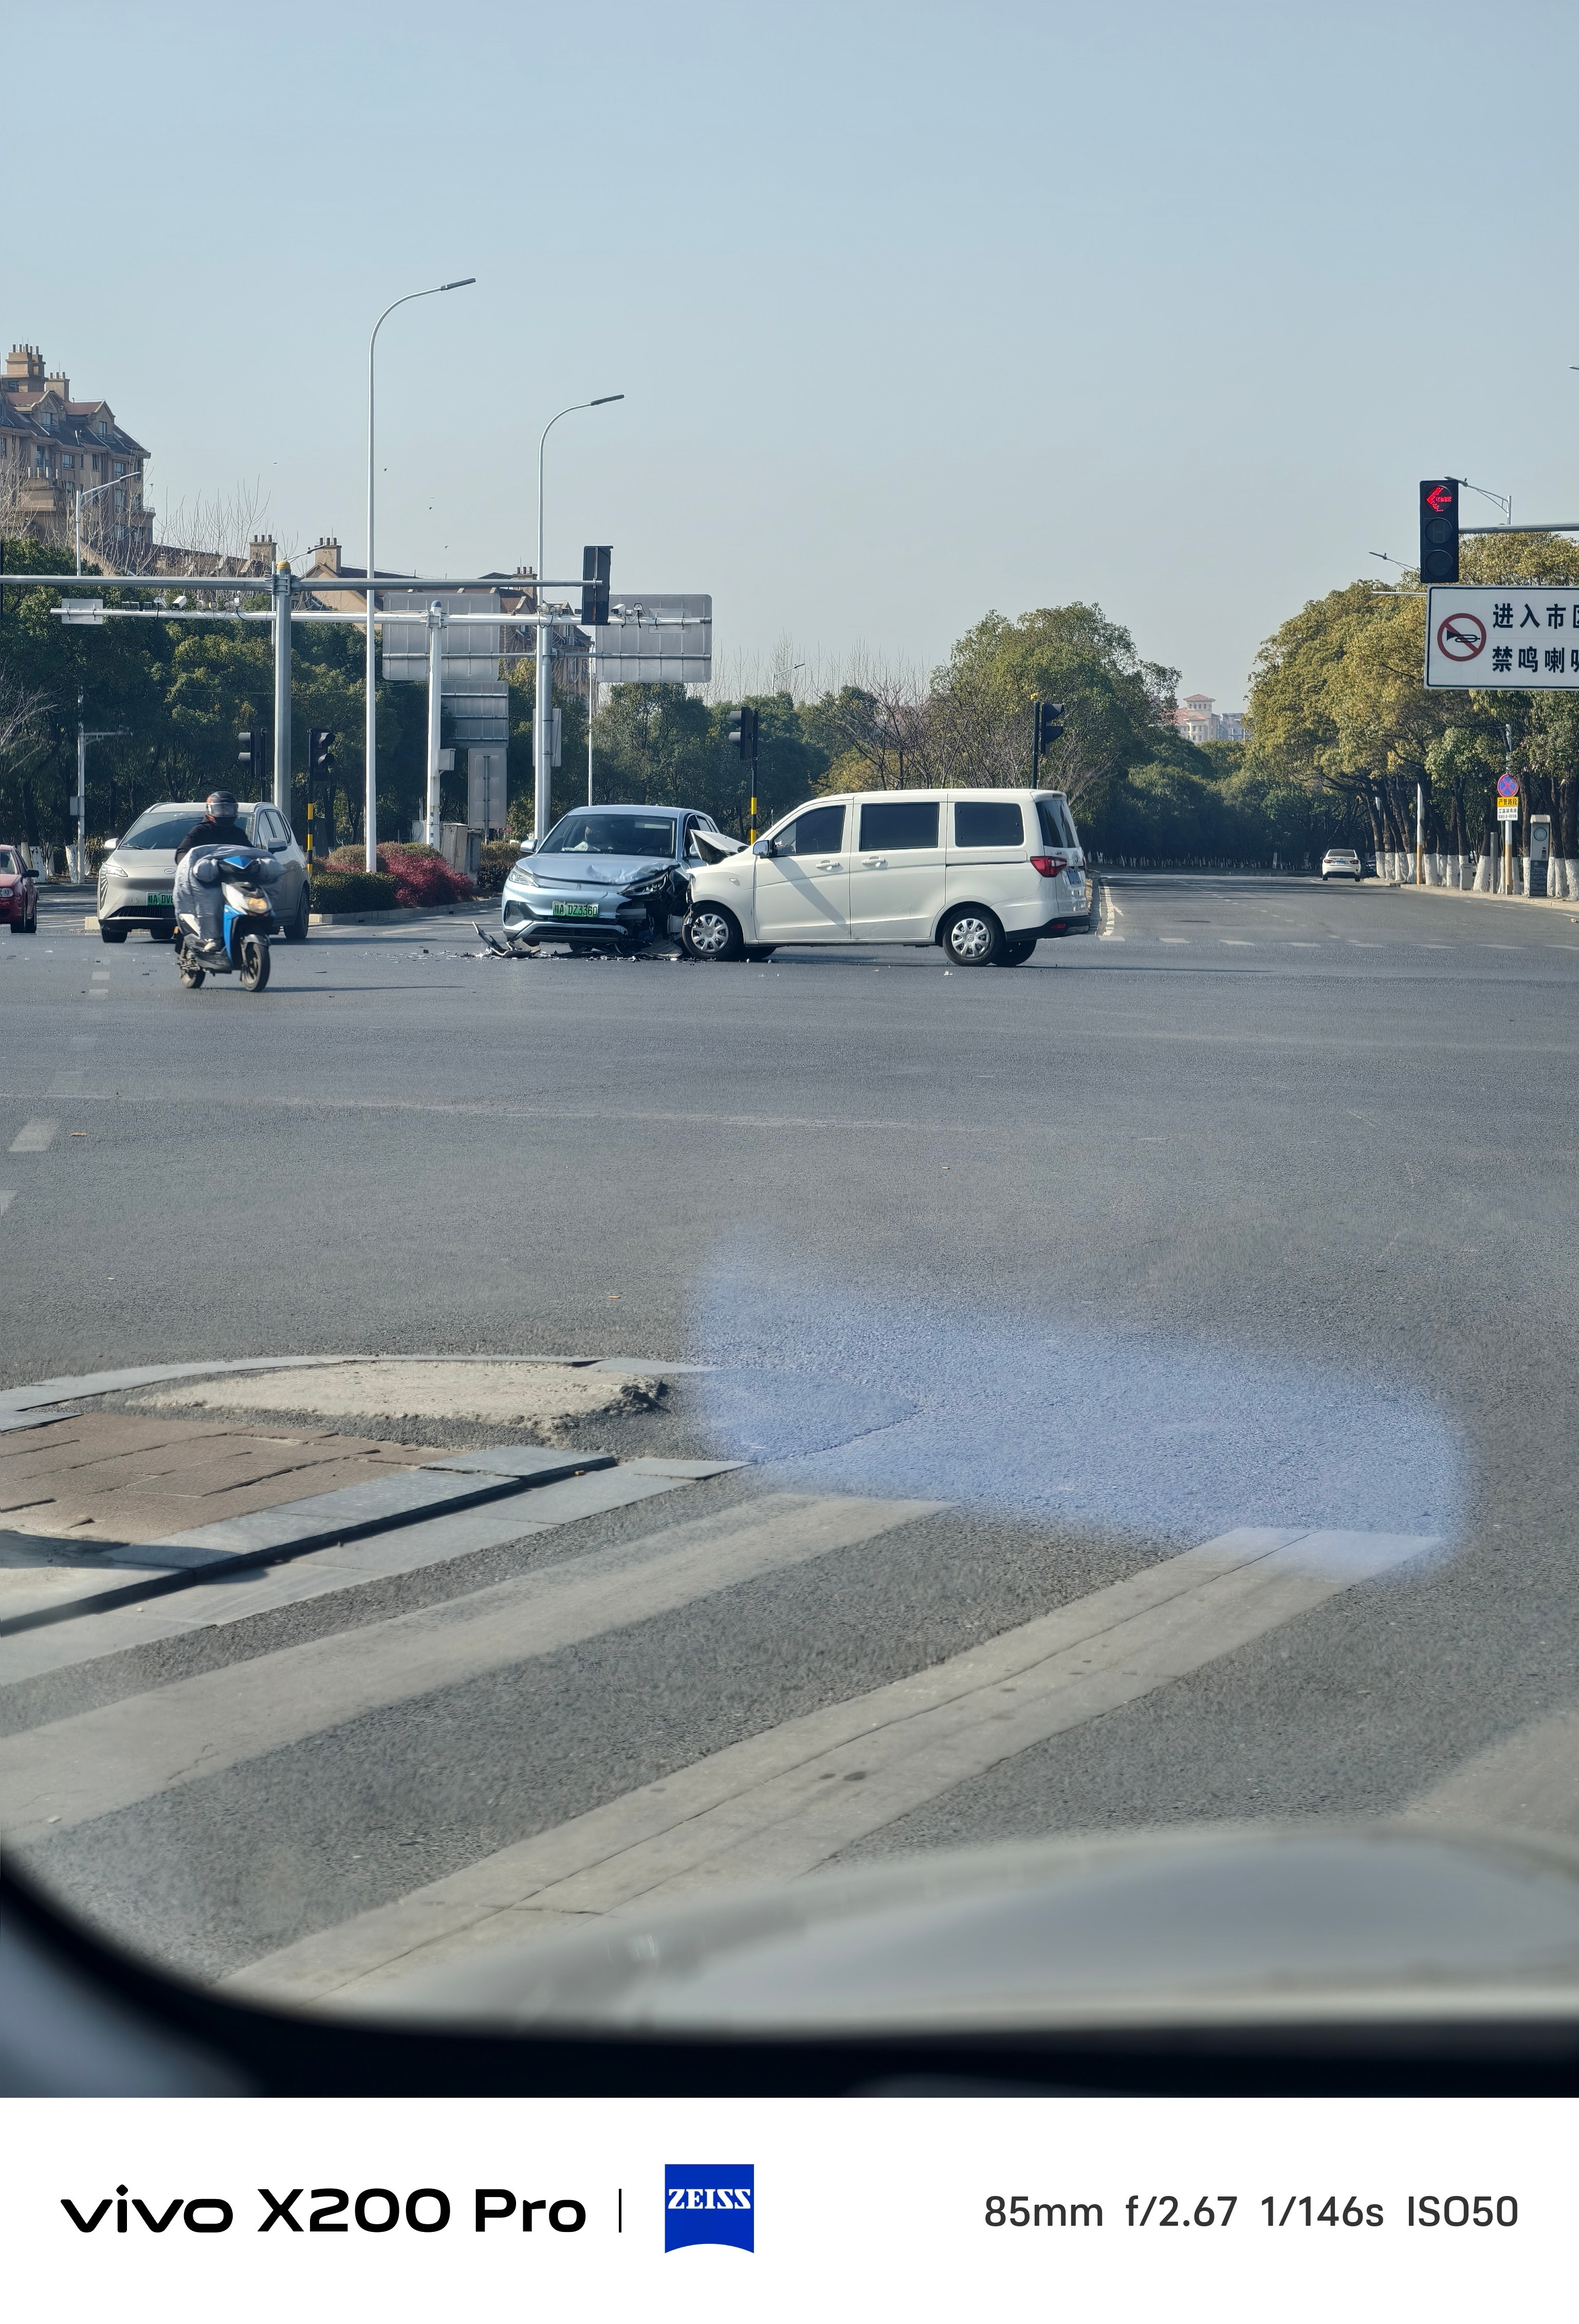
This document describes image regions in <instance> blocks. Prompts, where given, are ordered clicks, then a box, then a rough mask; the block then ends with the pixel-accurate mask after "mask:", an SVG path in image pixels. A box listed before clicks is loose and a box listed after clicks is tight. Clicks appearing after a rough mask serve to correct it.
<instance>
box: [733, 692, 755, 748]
mask: <svg viewBox="0 0 1579 2324" xmlns="http://www.w3.org/2000/svg"><path fill="white" fill-rule="evenodd" d="M730 749H731V750H732V751H739V754H740V756H741V758H742V759H750V760H753V761H755V759H756V756H757V713H756V712H755V711H754V710H753V709H752V707H751V705H750V704H749V703H748V702H742V703H740V704H739V705H738V706H737V707H736V708H735V709H733V710H731V711H730Z"/></svg>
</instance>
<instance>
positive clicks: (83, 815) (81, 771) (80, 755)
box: [72, 692, 87, 887]
mask: <svg viewBox="0 0 1579 2324" xmlns="http://www.w3.org/2000/svg"><path fill="white" fill-rule="evenodd" d="M72 805H73V806H74V807H76V809H77V885H78V887H80V886H81V884H82V874H83V871H84V869H85V866H86V863H87V832H86V825H87V731H86V729H85V728H84V726H83V724H82V696H81V693H80V692H78V696H77V797H76V798H75V799H74V800H73V801H72Z"/></svg>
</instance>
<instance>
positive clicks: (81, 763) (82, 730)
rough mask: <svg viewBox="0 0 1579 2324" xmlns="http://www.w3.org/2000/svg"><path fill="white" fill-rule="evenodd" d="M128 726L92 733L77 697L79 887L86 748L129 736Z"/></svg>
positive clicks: (84, 846) (84, 866) (84, 830)
mask: <svg viewBox="0 0 1579 2324" xmlns="http://www.w3.org/2000/svg"><path fill="white" fill-rule="evenodd" d="M131 732H132V729H131V728H130V727H129V726H99V727H96V728H95V729H94V730H93V731H92V733H89V731H88V729H87V727H86V726H85V725H84V724H83V723H82V695H81V691H80V689H79V690H78V696H77V797H76V798H74V799H73V800H72V802H71V804H72V807H74V808H75V810H76V813H77V865H76V885H77V886H78V887H80V886H81V884H82V882H83V881H84V880H85V879H86V878H87V746H88V744H89V743H90V742H114V740H115V737H116V736H117V735H120V734H129V733H131Z"/></svg>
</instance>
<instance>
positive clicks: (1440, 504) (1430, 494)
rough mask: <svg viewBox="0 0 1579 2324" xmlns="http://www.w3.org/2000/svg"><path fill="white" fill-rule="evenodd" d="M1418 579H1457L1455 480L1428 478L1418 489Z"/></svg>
mask: <svg viewBox="0 0 1579 2324" xmlns="http://www.w3.org/2000/svg"><path fill="white" fill-rule="evenodd" d="M1420 578H1421V580H1422V581H1423V582H1425V583H1426V584H1427V586H1429V585H1430V584H1431V583H1432V582H1434V581H1436V582H1441V581H1456V580H1457V578H1458V479H1457V477H1456V476H1428V477H1427V478H1426V479H1425V481H1424V482H1423V483H1422V484H1421V486H1420Z"/></svg>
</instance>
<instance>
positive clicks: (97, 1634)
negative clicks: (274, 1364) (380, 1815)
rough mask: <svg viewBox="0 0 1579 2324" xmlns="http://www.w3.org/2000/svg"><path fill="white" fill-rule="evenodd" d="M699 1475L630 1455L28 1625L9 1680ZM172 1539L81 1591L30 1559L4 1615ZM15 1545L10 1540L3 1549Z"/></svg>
mask: <svg viewBox="0 0 1579 2324" xmlns="http://www.w3.org/2000/svg"><path fill="white" fill-rule="evenodd" d="M23 1417H28V1416H25V1415H24V1416H23ZM722 1465H724V1466H728V1465H730V1464H728V1463H724V1464H722ZM695 1467H696V1468H697V1469H698V1470H700V1471H702V1473H703V1474H710V1475H711V1474H714V1473H716V1470H715V1469H714V1467H713V1466H712V1465H711V1464H707V1463H702V1462H697V1463H696V1464H695ZM688 1481H689V1480H688V1479H687V1478H686V1477H685V1476H683V1475H680V1474H669V1475H662V1474H655V1473H654V1471H653V1469H652V1467H651V1466H650V1464H647V1463H638V1462H621V1464H620V1466H619V1467H618V1468H615V1469H597V1470H593V1471H590V1472H589V1473H588V1474H587V1475H585V1476H581V1477H565V1478H563V1479H562V1480H560V1481H559V1482H557V1483H556V1484H552V1485H537V1486H534V1487H533V1488H532V1489H531V1490H530V1492H528V1493H523V1494H520V1495H512V1496H511V1498H510V1499H508V1500H504V1501H490V1502H486V1503H484V1505H483V1506H482V1508H475V1509H462V1510H459V1511H456V1512H454V1513H452V1514H449V1515H446V1516H444V1517H429V1518H427V1519H426V1520H425V1521H424V1522H423V1523H422V1524H420V1525H411V1526H401V1527H400V1528H399V1531H398V1532H394V1533H381V1534H373V1535H370V1536H369V1537H368V1538H367V1539H366V1540H363V1541H352V1542H343V1543H339V1544H337V1545H335V1547H334V1548H332V1549H321V1550H311V1551H308V1554H306V1555H305V1556H302V1557H296V1558H291V1559H289V1561H286V1562H282V1563H280V1564H278V1565H273V1566H266V1567H264V1568H262V1569H261V1570H260V1571H259V1572H256V1573H255V1574H252V1575H247V1574H244V1573H243V1574H236V1575H234V1576H233V1577H232V1578H231V1579H230V1580H229V1581H226V1582H195V1583H194V1584H193V1585H192V1586H191V1588H189V1589H187V1590H181V1591H175V1592H174V1593H172V1594H171V1595H170V1596H169V1597H164V1598H150V1599H144V1600H142V1601H141V1602H140V1603H138V1604H136V1605H133V1606H115V1607H111V1608H110V1609H107V1610H106V1611H105V1612H102V1613H94V1612H91V1611H85V1612H82V1613H79V1614H76V1615H74V1616H73V1618H72V1619H71V1620H70V1621H69V1622H59V1623H54V1624H51V1625H50V1627H49V1628H41V1629H37V1630H19V1631H17V1632H15V1633H14V1634H13V1635H12V1636H11V1637H6V1638H5V1639H4V1640H3V1641H0V1683H4V1684H5V1685H7V1686H14V1685H17V1684H18V1683H20V1682H21V1681H22V1680H23V1679H29V1678H38V1677H41V1676H42V1675H43V1674H45V1673H48V1672H54V1671H61V1670H77V1669H79V1668H80V1667H81V1665H83V1664H85V1663H90V1662H97V1661H99V1660H101V1659H102V1657H103V1656H104V1655H118V1654H123V1653H124V1652H125V1650H126V1648H127V1647H128V1646H152V1645H156V1644H157V1643H158V1641H159V1640H160V1639H161V1638H172V1637H179V1635H180V1633H181V1632H182V1631H185V1630H207V1629H224V1628H228V1627H229V1626H230V1625H231V1624H232V1623H234V1622H246V1621H251V1620H252V1619H254V1618H256V1617H258V1616H260V1615H263V1614H273V1613H277V1612H278V1611H279V1610H280V1608H281V1607H284V1606H300V1605H305V1604H307V1603H308V1601H309V1600H314V1599H319V1598H337V1597H347V1596H349V1595H350V1594H351V1593H352V1592H353V1591H356V1590H365V1589H366V1588H367V1587H368V1586H369V1585H370V1584H371V1583H373V1582H387V1581H389V1580H390V1578H391V1577H392V1576H394V1575H396V1574H404V1573H416V1572H421V1571H423V1570H424V1569H426V1568H427V1567H429V1566H435V1565H447V1564H449V1563H452V1562H453V1561H454V1559H456V1558H463V1557H472V1556H474V1555H475V1554H477V1553H478V1552H479V1551H480V1550H484V1549H497V1548H500V1547H501V1546H502V1545H504V1544H505V1543H506V1542H511V1541H524V1540H525V1539H526V1538H527V1537H528V1535H531V1534H538V1533H549V1532H553V1531H555V1530H556V1529H557V1528H558V1527H559V1526H567V1525H577V1524H580V1523H581V1522H582V1520H583V1518H586V1517H604V1516H607V1514H608V1513H609V1511H610V1509H621V1508H630V1507H632V1506H633V1505H634V1504H635V1503H636V1502H638V1501H646V1500H654V1499H659V1498H660V1497H662V1496H663V1495H665V1494H667V1493H672V1492H678V1491H679V1490H680V1489H682V1488H683V1487H684V1485H685V1484H686V1483H687V1482H688ZM18 1522H23V1521H21V1520H18ZM24 1529H25V1527H24ZM216 1530H217V1528H216ZM161 1546H162V1545H161V1544H160V1543H158V1542H151V1543H149V1544H148V1545H147V1546H146V1548H145V1549H144V1550H142V1552H139V1553H137V1554H136V1557H135V1558H134V1559H131V1560H125V1561H123V1563H121V1565H120V1566H119V1567H118V1568H114V1569H108V1570H106V1567H105V1566H104V1564H103V1563H100V1564H99V1565H98V1566H96V1568H94V1569H93V1570H92V1571H91V1572H88V1571H85V1570H83V1569H80V1568H78V1569H76V1570H75V1572H74V1576H73V1579H72V1582H71V1583H70V1586H69V1587H65V1586H56V1584H55V1582H54V1579H53V1577H54V1576H55V1575H56V1574H57V1573H58V1572H59V1571H60V1569H59V1568H57V1567H53V1566H47V1567H42V1568H41V1567H36V1566H35V1567H31V1568H30V1567H23V1568H21V1569H20V1570H13V1571H12V1572H10V1573H6V1572H4V1571H3V1570H0V1613H4V1614H5V1615H7V1616H9V1615H13V1614H23V1613H29V1612H31V1611H32V1609H33V1607H34V1606H35V1605H38V1606H44V1605H51V1604H58V1603H59V1602H60V1600H62V1599H63V1598H64V1599H82V1600H91V1599H92V1597H93V1596H94V1595H95V1593H96V1592H100V1591H106V1590H114V1589H122V1588H124V1587H125V1585H126V1583H127V1582H128V1580H134V1579H135V1578H136V1576H135V1572H133V1573H132V1574H131V1575H129V1574H128V1572H127V1570H126V1569H127V1564H128V1563H133V1564H135V1563H143V1567H144V1570H145V1571H146V1572H150V1573H158V1572H161V1571H165V1570H167V1569H165V1568H162V1567H161V1563H160V1550H161ZM4 1550H5V1542H4V1536H3V1535H0V1557H3V1555H4Z"/></svg>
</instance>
